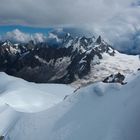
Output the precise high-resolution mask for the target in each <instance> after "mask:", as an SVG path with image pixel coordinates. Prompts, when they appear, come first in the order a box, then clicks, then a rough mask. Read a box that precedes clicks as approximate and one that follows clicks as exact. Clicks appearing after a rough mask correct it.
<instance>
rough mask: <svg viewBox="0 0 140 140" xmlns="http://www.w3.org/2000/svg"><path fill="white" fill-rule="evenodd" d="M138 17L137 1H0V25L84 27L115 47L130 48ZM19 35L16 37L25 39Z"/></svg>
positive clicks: (133, 39)
mask: <svg viewBox="0 0 140 140" xmlns="http://www.w3.org/2000/svg"><path fill="white" fill-rule="evenodd" d="M139 17H140V1H139V0H36V1H35V0H1V4H0V19H1V20H0V24H1V25H2V24H3V25H9V24H12V25H13V24H16V25H18V24H20V25H29V26H39V27H49V26H51V27H52V26H57V27H75V26H76V27H83V28H88V29H89V30H90V32H93V33H97V34H101V35H102V36H104V38H106V40H109V41H110V42H111V43H112V44H113V45H114V46H115V47H116V48H119V50H131V49H133V48H134V45H135V42H134V41H135V40H136V39H135V38H136V37H135V36H137V34H138V32H139V30H140V24H139V23H140V18H139ZM60 29H61V28H60ZM26 35H27V34H26ZM23 36H24V35H21V36H18V37H16V38H18V39H21V40H23V41H24V39H25V40H27V37H26V36H24V37H23ZM27 36H28V35H27ZM29 36H30V35H29ZM36 36H37V38H38V39H39V40H42V38H43V37H41V35H36Z"/></svg>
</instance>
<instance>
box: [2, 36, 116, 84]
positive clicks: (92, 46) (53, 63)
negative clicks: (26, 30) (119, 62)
mask: <svg viewBox="0 0 140 140" xmlns="http://www.w3.org/2000/svg"><path fill="white" fill-rule="evenodd" d="M52 44H53V43H52ZM103 53H108V54H109V55H114V54H115V51H114V49H112V47H111V46H110V45H108V44H107V43H106V42H104V41H103V40H102V39H101V37H99V38H98V39H97V40H95V38H94V37H93V38H86V37H77V38H73V37H72V36H71V35H70V34H66V36H65V37H64V38H63V40H62V43H61V44H59V47H55V46H53V47H52V46H51V47H50V46H48V44H47V43H45V42H44V43H38V44H34V43H33V42H32V41H30V42H29V43H27V44H17V45H14V44H12V43H11V42H1V43H0V71H5V72H6V73H8V74H10V75H13V76H17V77H21V78H23V79H25V80H28V81H32V82H38V83H46V82H49V83H54V82H55V83H66V84H68V83H71V82H73V81H74V80H75V79H76V78H82V77H83V76H85V75H87V74H88V73H89V72H90V67H91V61H94V56H97V57H98V59H102V54H103Z"/></svg>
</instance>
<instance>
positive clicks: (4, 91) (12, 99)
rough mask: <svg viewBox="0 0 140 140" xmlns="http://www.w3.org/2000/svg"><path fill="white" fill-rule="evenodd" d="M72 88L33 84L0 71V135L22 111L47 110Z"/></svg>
mask: <svg viewBox="0 0 140 140" xmlns="http://www.w3.org/2000/svg"><path fill="white" fill-rule="evenodd" d="M73 90H74V89H73V88H71V87H68V86H66V85H60V84H35V83H29V82H26V81H24V80H22V79H19V78H15V77H12V76H8V75H6V74H5V73H2V72H0V136H1V135H5V134H6V133H7V132H8V131H9V129H11V128H12V127H13V125H15V122H16V121H17V120H18V118H20V117H21V116H22V115H23V114H22V113H23V112H24V113H35V112H40V111H43V110H47V109H48V108H50V107H53V106H54V105H56V104H58V103H59V102H62V101H63V99H64V97H65V96H66V95H69V94H71V93H73Z"/></svg>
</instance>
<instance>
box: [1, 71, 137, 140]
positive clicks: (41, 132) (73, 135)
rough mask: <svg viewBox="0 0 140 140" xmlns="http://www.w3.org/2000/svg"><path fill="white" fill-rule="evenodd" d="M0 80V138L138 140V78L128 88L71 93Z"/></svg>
mask: <svg viewBox="0 0 140 140" xmlns="http://www.w3.org/2000/svg"><path fill="white" fill-rule="evenodd" d="M0 78H1V81H3V80H4V81H3V82H0V87H1V88H0V89H1V96H0V100H1V101H2V102H0V103H1V104H0V124H1V125H0V135H3V136H4V137H5V140H25V139H26V140H46V139H47V140H85V139H89V140H93V139H94V140H118V139H119V140H124V139H125V140H132V139H133V140H139V139H140V134H139V116H140V112H139V106H140V102H139V98H140V97H139V96H140V94H139V90H140V87H139V83H140V73H139V72H138V73H137V74H132V75H131V76H129V77H127V78H126V80H127V82H128V83H127V84H126V85H121V84H117V83H112V84H111V83H102V82H98V83H96V84H92V85H90V86H87V87H85V88H81V89H79V90H78V91H77V92H73V93H72V91H73V90H72V89H71V88H69V87H67V86H65V87H63V85H60V86H57V85H51V84H49V85H48V84H43V85H35V84H33V83H30V84H29V83H27V82H25V81H23V80H21V79H18V78H14V77H10V76H7V75H6V74H4V73H1V74H0ZM13 81H14V82H13ZM13 83H15V84H13ZM19 84H21V85H22V86H20V87H21V88H19V89H18V91H19V92H17V85H19ZM14 85H16V86H14ZM44 85H45V86H44ZM15 87H16V88H15ZM23 87H24V88H23ZM54 87H56V90H54ZM57 87H59V88H57ZM61 87H63V88H61ZM25 90H26V92H25ZM39 90H40V92H41V94H40V92H39V93H38V91H39ZM44 91H45V92H44ZM22 92H23V93H22ZM48 93H50V94H48ZM57 93H58V94H57ZM59 93H62V94H61V95H62V96H60V94H59ZM33 94H35V95H33ZM66 94H69V96H66V97H65V99H64V100H62V97H64V95H66ZM30 95H32V96H33V97H34V98H30ZM46 95H47V96H46ZM51 95H52V96H51ZM44 96H46V97H44ZM48 97H49V99H48ZM50 97H51V98H50ZM52 97H54V99H53V100H52ZM41 98H43V101H42V103H43V104H42V103H41V102H40V101H41ZM44 98H45V99H46V101H45V100H44ZM50 101H51V102H50ZM55 103H59V104H57V105H55ZM45 104H46V105H45ZM44 105H45V107H46V110H44V109H45V108H44ZM49 105H51V108H49V109H48V106H49ZM42 107H43V109H41V108H42ZM17 108H18V109H17ZM38 109H39V110H38ZM40 109H41V110H44V111H41V112H40ZM29 110H30V113H27V112H29ZM21 112H22V113H21ZM31 112H36V113H31Z"/></svg>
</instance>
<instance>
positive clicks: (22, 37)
mask: <svg viewBox="0 0 140 140" xmlns="http://www.w3.org/2000/svg"><path fill="white" fill-rule="evenodd" d="M1 39H4V40H12V41H15V42H22V43H26V42H29V41H30V40H33V41H35V42H43V41H45V40H46V36H44V35H43V34H41V33H35V34H29V33H24V32H21V31H20V30H18V29H15V30H13V31H11V32H7V33H6V34H5V35H4V36H2V37H1Z"/></svg>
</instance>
